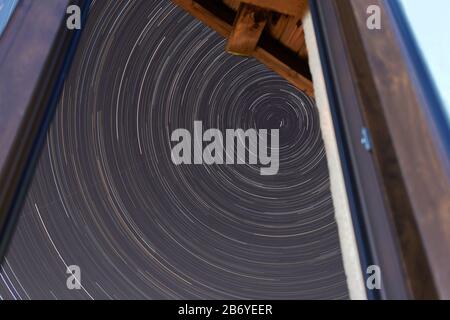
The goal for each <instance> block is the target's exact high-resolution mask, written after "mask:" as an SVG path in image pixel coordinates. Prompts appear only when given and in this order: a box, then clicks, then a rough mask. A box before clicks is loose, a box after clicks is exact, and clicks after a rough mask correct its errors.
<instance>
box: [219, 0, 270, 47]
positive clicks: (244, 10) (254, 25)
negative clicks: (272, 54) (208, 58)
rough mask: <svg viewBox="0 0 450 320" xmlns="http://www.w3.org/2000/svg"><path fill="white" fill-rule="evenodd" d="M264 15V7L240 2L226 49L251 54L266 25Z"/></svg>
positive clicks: (265, 13) (265, 14)
mask: <svg viewBox="0 0 450 320" xmlns="http://www.w3.org/2000/svg"><path fill="white" fill-rule="evenodd" d="M266 17H267V12H266V11H265V10H264V9H261V8H259V7H257V6H254V5H251V4H245V3H241V5H240V6H239V10H238V12H237V15H236V19H235V22H234V26H233V31H232V32H231V34H230V37H229V38H228V44H227V48H226V50H227V51H228V52H229V53H232V54H236V55H244V56H250V55H252V54H253V52H254V51H255V49H256V46H257V44H258V40H259V38H260V37H261V34H262V32H263V30H264V27H265V26H266V23H267V19H266Z"/></svg>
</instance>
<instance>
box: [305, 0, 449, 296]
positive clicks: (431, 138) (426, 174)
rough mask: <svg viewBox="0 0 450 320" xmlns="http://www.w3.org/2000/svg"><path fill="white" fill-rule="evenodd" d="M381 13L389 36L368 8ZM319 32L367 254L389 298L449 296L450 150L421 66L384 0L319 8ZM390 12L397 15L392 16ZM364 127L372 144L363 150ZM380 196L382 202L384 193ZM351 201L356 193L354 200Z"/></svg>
mask: <svg viewBox="0 0 450 320" xmlns="http://www.w3.org/2000/svg"><path fill="white" fill-rule="evenodd" d="M373 4H375V5H378V6H379V7H380V8H381V16H382V28H381V30H369V29H368V28H367V25H366V19H367V14H366V10H367V7H368V6H369V5H373ZM311 7H312V11H313V15H314V16H315V19H316V23H317V25H318V28H319V30H320V33H319V40H320V41H322V44H323V45H322V47H323V48H324V53H325V54H324V57H325V61H326V65H329V66H332V67H330V68H328V70H327V71H328V72H329V73H330V74H331V76H330V77H329V80H328V84H329V86H330V87H332V88H333V89H332V90H330V92H336V94H335V95H333V94H332V95H331V96H330V101H332V102H334V103H335V106H336V107H335V109H336V110H337V112H336V113H337V115H338V116H337V117H336V121H337V122H338V123H339V124H340V125H341V126H342V128H343V130H342V131H343V136H344V139H345V140H344V143H343V144H344V145H345V148H346V150H347V152H348V153H349V156H348V158H349V159H348V162H349V163H348V165H349V168H350V169H349V170H350V174H351V175H352V176H353V177H351V178H350V179H353V180H354V183H352V185H353V188H354V190H355V191H354V193H355V194H357V195H358V202H360V203H361V204H358V203H355V207H356V209H355V211H356V216H357V217H358V218H357V219H358V220H361V221H362V226H363V227H362V228H361V232H362V233H363V234H364V236H363V237H365V238H366V240H365V242H366V250H365V251H368V252H369V253H370V256H369V257H368V258H366V259H371V260H370V261H369V262H368V263H373V264H377V265H379V266H380V267H381V270H382V274H383V285H382V290H381V297H382V298H387V299H404V298H416V299H432V298H441V299H448V298H449V297H450V273H449V272H448V266H449V265H450V254H449V253H450V223H449V221H450V215H449V212H450V178H449V177H450V174H449V169H448V158H447V156H446V154H447V153H446V152H447V151H446V150H444V149H443V147H442V142H443V141H442V139H441V138H439V137H438V135H437V133H436V132H437V130H438V128H437V126H436V122H434V121H433V120H432V119H431V118H430V117H429V113H430V112H431V110H432V108H433V107H434V106H432V105H430V100H428V98H427V95H426V94H424V91H423V83H422V81H424V80H423V79H419V81H418V80H416V79H418V77H417V74H416V71H415V67H416V66H412V65H411V64H409V63H408V61H407V60H408V59H407V56H408V53H407V52H406V51H405V46H404V43H403V39H402V38H401V37H399V33H398V30H397V29H396V23H397V21H396V20H393V19H392V18H391V17H393V16H392V15H390V14H388V13H387V8H386V1H383V0H375V1H372V0H340V1H339V2H338V3H337V2H335V1H333V0H321V1H316V2H314V3H313V4H312V6H311ZM389 10H391V9H389ZM362 127H367V128H368V129H369V132H370V136H371V140H372V148H371V151H370V152H367V151H364V148H363V147H362V146H361V143H360V141H359V140H360V132H361V128H362ZM380 195H381V196H380ZM349 197H352V195H349Z"/></svg>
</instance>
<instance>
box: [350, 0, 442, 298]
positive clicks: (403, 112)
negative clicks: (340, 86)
mask: <svg viewBox="0 0 450 320" xmlns="http://www.w3.org/2000/svg"><path fill="white" fill-rule="evenodd" d="M374 4H375V5H378V6H380V8H381V9H382V12H381V15H382V17H384V19H383V21H382V28H381V30H377V31H376V32H371V30H369V29H368V28H367V27H366V18H365V16H364V13H365V12H366V10H367V7H368V6H369V5H374ZM350 6H351V10H352V11H353V12H354V15H355V18H356V21H357V27H358V30H359V31H360V33H361V41H362V45H363V47H364V49H365V53H366V55H367V63H368V67H369V68H370V69H371V70H372V71H373V74H372V75H373V83H374V88H373V90H376V91H377V92H378V94H379V101H380V106H381V110H382V112H383V113H384V114H385V118H386V124H387V128H388V130H389V132H390V133H391V138H392V144H393V148H394V149H395V154H396V155H397V159H398V163H399V170H400V172H401V175H402V177H403V179H404V182H405V186H406V192H407V196H408V199H409V201H410V205H411V207H412V212H413V218H414V220H415V224H416V225H417V230H418V232H419V235H418V236H419V237H420V240H421V242H422V244H423V247H424V249H425V254H426V257H427V260H428V264H429V267H430V270H431V276H432V278H433V283H434V285H435V286H436V290H437V292H438V295H439V297H440V298H442V299H450V272H449V266H450V172H449V168H448V161H449V159H448V158H447V155H448V153H447V151H446V150H444V149H443V147H442V144H441V142H442V141H441V140H440V139H441V138H439V137H438V136H437V134H436V130H437V129H436V124H435V122H434V121H433V120H431V118H430V116H429V113H430V110H432V108H435V106H434V105H433V103H430V101H429V100H427V98H426V97H425V95H422V94H421V92H422V90H423V88H422V87H421V85H420V84H418V83H417V82H416V81H415V73H414V72H415V71H414V70H413V69H411V68H410V67H409V65H408V63H407V60H406V59H407V56H406V54H407V53H406V52H405V49H404V47H403V46H402V43H401V40H400V39H399V37H398V33H397V32H396V30H395V26H394V24H395V22H394V21H392V20H390V19H389V18H388V17H389V14H388V12H387V9H386V4H385V3H384V1H380V0H375V1H369V0H350ZM394 214H395V213H394ZM404 245H405V246H407V245H411V244H410V243H409V244H408V243H404ZM408 258H409V260H408V263H410V264H414V263H415V262H414V261H416V259H414V257H413V256H409V257H408ZM410 267H414V265H411V266H410ZM416 273H417V274H419V272H417V270H416ZM413 280H415V281H420V279H413Z"/></svg>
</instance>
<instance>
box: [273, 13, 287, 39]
mask: <svg viewBox="0 0 450 320" xmlns="http://www.w3.org/2000/svg"><path fill="white" fill-rule="evenodd" d="M289 19H290V17H289V16H288V15H285V14H280V13H276V12H272V14H271V16H270V18H269V21H268V30H269V33H270V35H271V36H272V37H273V38H274V39H277V40H280V38H281V36H282V35H283V33H284V30H285V29H286V26H287V24H288V21H289Z"/></svg>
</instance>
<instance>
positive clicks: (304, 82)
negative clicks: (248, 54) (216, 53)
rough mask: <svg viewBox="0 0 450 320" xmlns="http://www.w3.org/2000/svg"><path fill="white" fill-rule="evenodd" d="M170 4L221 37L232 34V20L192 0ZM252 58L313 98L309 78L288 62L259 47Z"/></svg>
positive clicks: (180, 0) (175, 0) (182, 0)
mask: <svg viewBox="0 0 450 320" xmlns="http://www.w3.org/2000/svg"><path fill="white" fill-rule="evenodd" d="M208 1H210V0H208ZM172 2H173V3H175V4H176V5H178V6H179V7H181V8H183V9H184V10H185V11H187V12H188V13H190V14H191V15H192V16H194V17H195V18H197V19H198V20H200V21H202V22H203V23H204V24H205V25H207V26H208V27H210V28H211V29H213V30H214V31H216V32H217V33H219V34H220V35H221V36H223V37H225V38H230V36H231V34H232V32H233V22H232V21H233V18H232V19H231V22H230V21H226V20H224V19H222V18H220V17H218V16H217V15H215V14H214V13H213V12H211V11H210V10H208V9H206V8H204V7H203V6H202V5H200V4H199V3H198V2H196V1H193V0H172ZM211 3H212V2H211ZM275 40H276V39H275ZM252 56H253V57H255V58H256V59H257V60H259V61H260V62H261V63H263V64H265V65H266V66H267V67H268V68H270V69H272V70H273V71H275V72H277V73H278V74H280V75H281V76H282V77H283V78H285V79H286V80H288V81H289V82H291V83H292V84H293V85H294V86H296V87H297V88H298V89H300V90H302V91H304V92H305V93H306V94H308V95H309V96H311V97H313V96H314V90H313V85H312V81H311V80H310V78H309V77H308V76H307V75H306V74H304V73H302V72H298V71H296V69H295V68H294V67H293V66H292V65H291V64H290V63H289V62H285V61H284V60H283V59H280V58H279V57H278V56H277V55H274V54H273V53H272V52H269V50H267V48H263V47H260V46H257V47H256V49H255V50H254V51H253V53H252ZM298 59H300V57H298Z"/></svg>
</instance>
